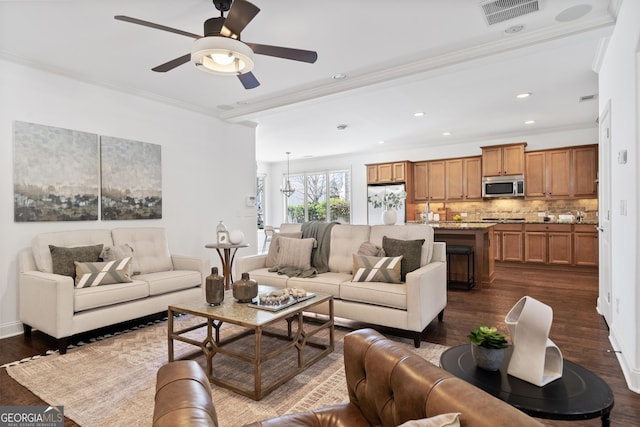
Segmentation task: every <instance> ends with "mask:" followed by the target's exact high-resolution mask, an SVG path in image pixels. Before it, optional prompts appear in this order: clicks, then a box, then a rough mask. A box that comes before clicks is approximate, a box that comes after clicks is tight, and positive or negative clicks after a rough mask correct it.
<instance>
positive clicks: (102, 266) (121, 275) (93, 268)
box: [75, 257, 132, 288]
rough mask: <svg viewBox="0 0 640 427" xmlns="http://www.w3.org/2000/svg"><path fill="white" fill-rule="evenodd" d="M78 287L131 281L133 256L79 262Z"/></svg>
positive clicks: (77, 268)
mask: <svg viewBox="0 0 640 427" xmlns="http://www.w3.org/2000/svg"><path fill="white" fill-rule="evenodd" d="M75 265H76V288H88V287H91V286H99V285H110V284H113V283H127V282H131V281H132V280H131V257H126V258H122V259H118V260H115V261H108V262H78V261H75Z"/></svg>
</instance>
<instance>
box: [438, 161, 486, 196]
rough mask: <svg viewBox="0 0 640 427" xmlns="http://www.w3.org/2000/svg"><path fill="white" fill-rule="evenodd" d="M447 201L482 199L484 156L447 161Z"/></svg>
mask: <svg viewBox="0 0 640 427" xmlns="http://www.w3.org/2000/svg"><path fill="white" fill-rule="evenodd" d="M445 181H446V182H445V186H446V188H445V190H446V191H445V193H446V200H447V201H467V200H481V199H482V158H481V157H479V156H478V157H464V158H460V159H449V160H447V161H446V163H445Z"/></svg>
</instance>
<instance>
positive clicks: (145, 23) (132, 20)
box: [114, 15, 202, 39]
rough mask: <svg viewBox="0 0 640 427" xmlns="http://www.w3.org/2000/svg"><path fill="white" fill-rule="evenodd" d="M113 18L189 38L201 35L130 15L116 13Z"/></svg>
mask: <svg viewBox="0 0 640 427" xmlns="http://www.w3.org/2000/svg"><path fill="white" fill-rule="evenodd" d="M114 18H115V19H116V20H118V21H124V22H130V23H132V24H138V25H142V26H144V27H150V28H155V29H156V30H162V31H168V32H170V33H175V34H180V35H182V36H187V37H191V38H194V39H199V38H202V36H201V35H199V34H193V33H189V32H187V31H182V30H178V29H176V28H171V27H167V26H165V25H160V24H154V23H153V22H149V21H143V20H142V19H138V18H132V17H130V16H124V15H116V16H114Z"/></svg>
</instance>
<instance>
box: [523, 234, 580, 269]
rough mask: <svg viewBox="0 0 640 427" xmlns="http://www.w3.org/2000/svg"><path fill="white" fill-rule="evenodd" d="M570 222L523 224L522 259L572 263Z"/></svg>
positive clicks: (542, 262)
mask: <svg viewBox="0 0 640 427" xmlns="http://www.w3.org/2000/svg"><path fill="white" fill-rule="evenodd" d="M572 246H573V245H572V229H571V224H525V227H524V261H525V262H530V263H541V264H572Z"/></svg>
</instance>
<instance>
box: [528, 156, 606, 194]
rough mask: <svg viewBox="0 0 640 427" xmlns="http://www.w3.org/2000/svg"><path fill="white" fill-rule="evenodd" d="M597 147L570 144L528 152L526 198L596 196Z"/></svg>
mask: <svg viewBox="0 0 640 427" xmlns="http://www.w3.org/2000/svg"><path fill="white" fill-rule="evenodd" d="M597 157H598V155H597V147H596V146H584V147H570V148H562V149H555V150H541V151H531V152H527V153H526V154H525V197H528V198H545V199H570V198H593V197H597V193H596V177H597V173H598V172H597V161H598V160H597Z"/></svg>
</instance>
